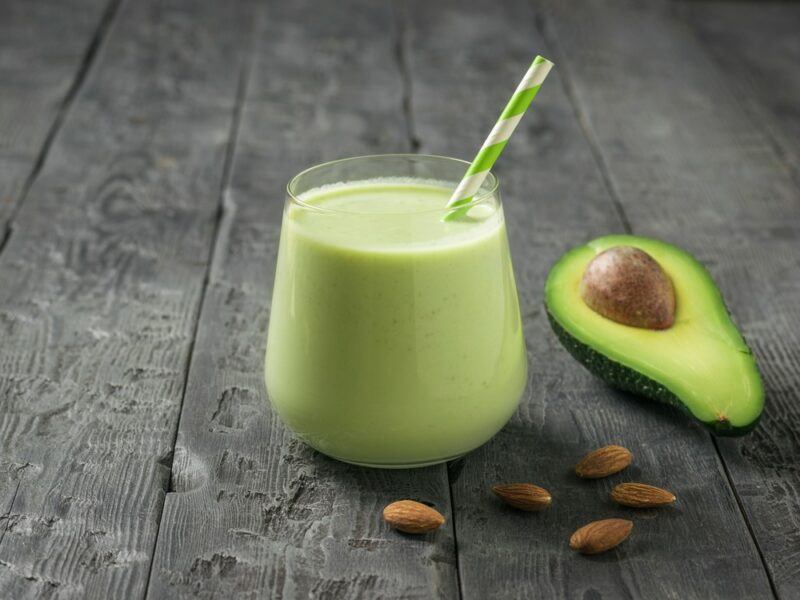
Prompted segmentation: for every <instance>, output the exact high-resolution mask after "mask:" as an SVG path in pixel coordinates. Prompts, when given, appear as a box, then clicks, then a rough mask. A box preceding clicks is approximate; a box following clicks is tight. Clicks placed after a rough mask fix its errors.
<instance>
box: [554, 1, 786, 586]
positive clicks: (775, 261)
mask: <svg viewBox="0 0 800 600" xmlns="http://www.w3.org/2000/svg"><path fill="white" fill-rule="evenodd" d="M586 22H591V23H592V27H591V28H590V29H587V28H586V27H585V23H586ZM547 23H548V24H550V26H551V27H550V30H551V32H552V35H553V36H554V37H555V38H556V39H557V40H558V46H559V50H560V51H559V56H558V58H559V59H560V62H561V65H562V71H566V72H567V73H569V74H571V78H572V80H573V81H574V96H575V98H576V103H577V105H578V106H579V110H580V112H581V115H582V117H583V119H584V121H585V122H586V123H587V127H588V128H589V130H590V132H591V133H590V135H591V137H592V138H593V139H594V140H595V142H596V144H597V146H598V149H599V150H598V151H599V153H600V155H601V159H602V161H603V163H604V164H605V165H606V169H607V170H608V172H609V176H610V179H611V181H612V182H613V185H614V188H615V193H616V194H617V196H618V198H619V202H620V203H621V205H622V206H623V207H624V209H625V212H626V214H627V215H628V219H629V220H630V222H631V224H632V226H633V229H634V231H636V232H637V233H641V234H644V235H653V236H659V237H664V238H667V239H669V240H670V241H672V242H675V243H677V244H679V245H681V246H683V247H685V248H687V249H688V250H689V251H691V252H693V253H694V254H695V255H696V256H697V257H698V258H700V260H702V261H703V262H704V263H705V264H706V265H708V267H709V269H710V270H711V273H712V274H713V275H714V277H715V278H716V280H717V281H718V282H719V284H720V287H721V289H722V291H723V294H724V295H725V297H726V299H727V301H728V303H729V307H730V309H731V311H732V313H733V316H734V318H735V320H736V321H737V322H738V323H739V325H740V326H741V328H742V331H743V333H744V335H745V337H746V338H747V340H748V342H749V343H750V345H751V347H752V348H753V350H754V352H755V354H756V356H757V357H758V359H759V365H760V368H761V371H762V373H763V376H764V383H765V386H766V395H767V405H766V410H765V414H764V417H763V418H762V420H761V425H760V426H759V427H758V428H757V429H756V430H755V431H754V432H753V433H752V434H750V435H748V436H747V437H744V438H741V439H739V440H734V439H729V440H719V442H718V445H719V447H720V450H721V451H722V455H723V457H724V459H725V463H726V465H727V469H728V471H729V473H730V476H731V480H732V482H733V485H734V486H735V488H736V491H737V497H738V500H739V501H740V502H741V504H742V506H743V507H744V510H745V511H746V514H747V516H748V518H749V520H750V525H751V527H752V530H753V533H754V536H755V539H756V541H757V543H758V546H759V549H760V552H761V553H762V554H763V557H764V560H765V562H766V565H767V567H768V569H769V573H770V576H771V579H772V581H773V583H774V586H775V589H776V590H777V592H778V594H779V595H780V596H781V597H785V598H796V597H799V596H800V527H798V524H799V523H800V521H799V520H798V519H800V477H798V469H797V465H798V458H800V443H799V442H798V437H797V431H798V429H800V407H799V406H798V404H797V392H798V388H797V372H798V366H799V365H800V338H798V333H797V332H798V331H800V309H798V304H797V298H798V297H800V277H798V275H797V274H798V272H800V244H799V243H798V240H800V190H799V189H798V187H797V185H796V184H795V182H793V181H792V178H791V176H790V173H789V172H788V170H787V168H786V165H785V163H784V162H783V160H782V157H781V156H780V155H779V154H778V153H776V151H775V149H774V145H773V140H772V139H770V135H769V132H767V131H765V130H764V128H763V127H762V122H761V121H760V119H758V118H756V117H755V116H754V115H753V114H752V113H751V112H750V111H749V110H747V106H743V104H744V103H743V102H740V101H739V94H738V92H739V91H740V87H739V85H738V84H736V83H731V78H730V76H726V74H725V73H723V72H722V71H721V70H720V69H719V67H718V66H717V64H716V63H715V61H714V60H712V59H711V58H710V57H709V56H708V55H706V54H705V53H704V52H703V48H702V47H701V46H700V44H699V43H698V41H697V39H696V38H695V37H694V36H693V35H692V34H691V33H690V32H689V31H688V30H687V28H686V27H685V25H683V24H682V23H680V22H677V21H674V20H672V19H670V18H667V17H665V15H664V14H663V13H662V12H661V11H660V10H659V9H657V8H656V9H651V8H647V7H644V6H642V5H641V4H640V3H614V2H602V3H588V2H587V3H585V4H582V5H581V11H580V13H572V12H570V11H568V10H565V9H564V7H563V6H559V5H558V4H557V3H555V2H553V3H552V5H551V6H550V11H549V13H548V17H547ZM623 36H624V38H625V41H626V43H625V44H614V43H610V42H609V40H618V39H621V38H622V37H623ZM597 57H603V60H598V58H597ZM764 63H765V65H766V66H767V67H768V66H769V60H768V59H765V61H764ZM612 65H613V66H612ZM748 103H749V101H748ZM710 514H711V512H710V511H709V512H708V513H706V514H704V517H703V518H704V519H706V518H708V516H709V515H710ZM713 535H715V536H716V535H717V534H716V533H715V534H713ZM720 548H721V547H720ZM722 552H724V553H725V554H727V553H728V549H727V548H724V549H722V548H721V549H720V553H722ZM731 567H732V568H733V569H736V570H737V571H738V570H742V563H737V564H733V565H731Z"/></svg>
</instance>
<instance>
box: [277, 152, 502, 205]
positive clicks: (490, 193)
mask: <svg viewBox="0 0 800 600" xmlns="http://www.w3.org/2000/svg"><path fill="white" fill-rule="evenodd" d="M370 158H423V159H435V160H438V161H445V162H450V163H460V164H462V165H464V172H465V173H466V171H467V169H468V168H469V166H470V163H469V162H467V161H466V160H462V159H460V158H453V157H452V156H442V155H439V154H413V153H410V152H395V153H391V152H390V153H388V154H363V155H360V156H348V157H345V158H337V159H336V160H329V161H326V162H323V163H319V164H317V165H313V166H311V167H308V168H307V169H303V170H302V171H300V172H299V173H297V174H296V175H295V176H294V177H292V178H291V179H290V180H289V183H287V184H286V195H287V197H288V198H289V200H290V201H291V202H293V203H294V204H297V205H298V206H300V207H302V208H304V209H308V210H313V211H316V212H322V213H330V214H340V215H352V216H366V215H370V214H372V213H364V212H357V211H354V210H342V209H339V208H323V207H321V206H316V205H314V204H310V203H308V202H305V201H304V200H302V199H301V198H300V194H296V193H295V192H294V191H293V190H292V188H293V187H295V186H296V183H297V182H298V181H299V180H300V179H301V178H302V177H304V176H306V175H308V174H309V173H311V172H313V171H316V170H317V169H322V168H325V167H330V166H333V165H338V164H342V163H346V162H351V161H358V160H365V159H370ZM362 181H363V180H362ZM486 182H488V183H489V189H488V190H486V191H482V192H481V193H479V194H476V195H475V196H473V198H472V200H470V201H469V202H468V203H467V204H462V205H459V206H457V207H456V206H453V207H450V208H448V207H446V206H443V207H441V208H431V209H427V208H426V209H425V210H417V211H411V212H408V211H406V212H402V213H380V214H382V215H398V214H406V215H412V214H414V215H419V214H427V213H449V212H451V211H453V210H456V209H457V208H458V209H462V210H463V209H466V210H469V209H470V208H472V207H473V206H477V205H479V204H482V203H483V202H485V201H486V200H488V199H489V198H494V197H496V195H497V190H498V189H499V187H500V179H499V178H498V177H497V175H495V174H494V173H493V172H492V171H489V172H488V173H487V174H486V180H485V181H484V182H483V183H482V184H481V189H483V186H484V185H485V184H486ZM343 183H344V182H343ZM456 185H458V183H457V182H456Z"/></svg>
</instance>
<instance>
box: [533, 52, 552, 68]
mask: <svg viewBox="0 0 800 600" xmlns="http://www.w3.org/2000/svg"><path fill="white" fill-rule="evenodd" d="M544 63H547V64H549V65H550V66H552V65H553V61H551V60H548V59H546V58H545V57H544V56H542V55H541V54H537V55H536V58H534V59H533V64H534V65H541V64H544Z"/></svg>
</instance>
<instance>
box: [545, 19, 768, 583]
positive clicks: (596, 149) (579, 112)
mask: <svg viewBox="0 0 800 600" xmlns="http://www.w3.org/2000/svg"><path fill="white" fill-rule="evenodd" d="M534 22H535V26H536V29H538V30H539V32H540V33H541V35H542V38H543V39H544V40H545V42H546V44H547V46H548V48H550V51H551V52H552V53H553V58H554V59H555V62H556V64H558V68H559V71H560V73H561V81H562V85H563V88H564V93H565V94H566V96H567V98H568V99H569V102H570V105H571V106H572V110H573V112H574V113H575V117H576V119H577V121H578V123H579V125H580V128H581V132H582V133H583V135H584V137H585V138H586V141H587V144H588V145H589V148H590V149H591V153H592V157H593V158H594V160H595V162H596V163H597V168H598V170H599V171H600V173H601V175H602V179H603V184H604V185H605V186H606V189H607V191H608V193H609V195H610V197H611V199H612V202H613V204H614V208H615V209H616V211H617V213H618V215H619V217H620V219H621V220H622V224H623V226H624V228H625V231H626V232H627V233H629V234H631V235H634V232H633V228H632V227H631V224H630V221H629V220H628V217H627V215H626V214H625V208H624V206H623V205H622V201H621V199H620V196H619V192H618V190H617V187H616V185H615V184H614V179H613V177H612V175H611V170H610V169H609V167H608V164H607V162H606V160H605V156H604V155H603V151H602V148H601V147H600V143H599V141H598V140H597V138H596V136H595V134H594V131H593V130H592V126H591V122H590V120H589V116H588V115H587V114H586V112H585V111H584V110H583V109H582V108H581V106H580V103H579V101H578V99H577V95H576V93H575V89H574V86H573V84H572V79H571V73H570V69H569V67H568V66H567V60H566V58H565V57H564V55H563V54H562V52H561V49H560V44H559V41H558V39H557V36H556V35H555V34H554V32H553V31H552V30H551V29H550V27H548V25H547V20H546V18H545V17H544V16H543V15H542V14H541V13H540V12H538V9H537V13H536V16H535V17H534ZM773 142H774V140H773ZM707 435H708V438H709V441H710V443H711V445H712V446H713V447H714V452H715V453H716V456H717V461H718V462H719V465H720V466H721V468H722V472H723V473H724V474H725V481H726V482H727V484H728V489H729V490H730V492H731V494H732V495H733V497H734V499H735V501H736V506H737V507H738V509H739V514H740V515H741V518H742V521H743V522H744V524H745V527H746V528H747V533H748V535H749V536H750V539H751V540H752V542H753V546H754V548H755V550H756V552H757V554H758V557H759V559H760V560H761V566H762V567H763V568H764V573H765V575H766V577H767V581H769V585H770V589H771V590H772V594H773V596H774V597H775V598H778V597H779V596H778V591H777V587H776V585H775V581H773V578H772V573H771V571H770V569H769V566H768V565H767V562H766V558H765V557H764V553H763V552H762V550H761V546H760V545H759V543H758V540H757V539H756V536H755V532H754V531H753V526H752V524H751V523H750V519H749V518H748V516H747V512H746V511H745V509H744V505H743V504H742V501H741V498H740V497H739V493H738V491H737V490H736V486H735V485H734V482H733V479H732V478H731V474H730V472H729V471H728V466H727V464H726V463H725V459H724V458H723V456H722V452H721V451H720V448H719V445H718V444H717V441H716V439H715V438H714V436H713V434H711V433H708V434H707Z"/></svg>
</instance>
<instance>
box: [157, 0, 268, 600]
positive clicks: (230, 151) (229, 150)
mask: <svg viewBox="0 0 800 600" xmlns="http://www.w3.org/2000/svg"><path fill="white" fill-rule="evenodd" d="M262 14H263V11H262V10H259V11H258V14H257V15H256V18H255V19H254V20H253V25H252V28H251V32H250V34H251V35H250V42H249V45H248V46H249V47H248V51H247V58H246V59H245V61H244V63H243V64H242V65H241V67H240V70H239V78H238V81H237V84H236V103H235V105H234V109H233V119H232V121H231V127H230V130H229V132H228V142H227V144H226V146H225V162H224V164H223V167H222V181H221V185H220V189H219V192H218V198H219V200H218V204H217V214H216V217H215V219H214V230H213V233H212V242H211V245H210V248H209V250H208V255H207V257H206V271H205V274H204V276H203V286H202V290H201V292H200V302H199V303H198V305H197V311H196V313H195V315H194V319H193V323H192V334H191V335H192V340H191V342H190V343H189V352H188V353H187V355H186V363H185V365H184V376H183V392H182V393H181V401H180V405H179V407H178V419H177V421H176V422H175V431H174V433H173V435H172V444H171V445H170V454H169V455H168V457H169V466H168V468H169V479H168V482H167V489H165V490H164V496H163V497H162V499H161V507H160V510H159V513H158V522H157V523H156V534H155V536H154V537H153V546H152V548H151V552H150V568H149V569H148V570H147V580H146V581H145V585H144V590H145V592H144V597H145V598H147V597H148V595H149V593H150V579H151V578H152V576H153V567H154V566H155V555H156V546H157V545H158V538H159V532H160V531H161V522H162V521H163V519H164V507H165V505H166V496H167V494H171V493H174V485H173V480H172V476H173V473H174V472H175V445H176V444H177V443H178V432H179V431H180V428H181V417H182V416H183V406H184V403H185V401H186V392H187V390H188V388H189V386H188V383H189V367H190V365H191V364H192V358H193V356H194V348H195V342H196V340H197V332H198V329H199V326H200V316H201V315H202V314H203V306H204V305H205V300H206V296H207V292H208V286H209V283H210V281H211V271H212V268H213V265H214V257H215V256H216V250H217V246H218V243H219V239H220V232H221V230H222V222H223V221H224V220H225V216H226V209H225V193H226V190H227V189H228V185H229V184H230V180H231V172H232V170H233V158H234V154H235V150H236V145H237V142H238V139H239V128H240V125H241V120H242V109H243V106H244V100H245V97H246V95H247V86H248V82H249V80H250V73H251V71H252V66H253V62H254V56H255V43H256V37H257V36H256V32H257V31H258V30H259V27H258V25H259V23H260V21H261V15H262ZM164 462H165V463H166V461H164ZM165 466H166V465H165Z"/></svg>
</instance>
